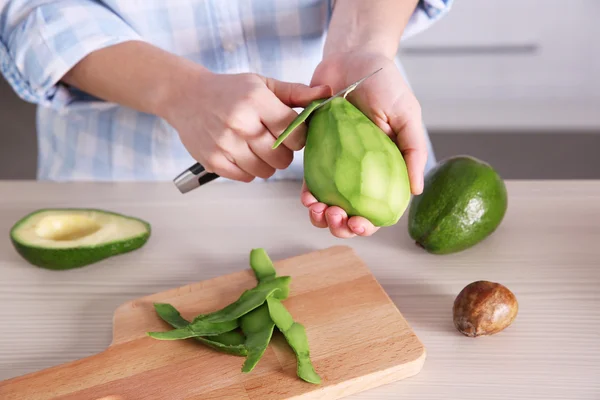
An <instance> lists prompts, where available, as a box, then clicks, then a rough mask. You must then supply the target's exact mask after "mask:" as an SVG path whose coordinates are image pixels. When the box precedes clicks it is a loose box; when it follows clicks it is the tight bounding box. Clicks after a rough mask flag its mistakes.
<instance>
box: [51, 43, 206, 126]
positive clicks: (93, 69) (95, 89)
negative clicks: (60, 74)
mask: <svg viewBox="0 0 600 400" xmlns="http://www.w3.org/2000/svg"><path fill="white" fill-rule="evenodd" d="M115 65H119V68H114V66H115ZM208 73H209V71H208V70H206V69H205V68H204V67H202V66H201V65H199V64H196V63H194V62H192V61H189V60H187V59H186V58H183V57H179V56H177V55H175V54H172V53H169V52H166V51H164V50H162V49H159V48H157V47H155V46H152V45H150V44H148V43H145V42H141V41H132V42H128V43H121V44H118V45H115V46H111V47H107V48H104V49H100V50H97V51H95V52H93V53H91V54H89V55H88V56H86V57H85V58H83V59H82V60H81V61H80V62H79V63H77V64H76V65H75V66H74V67H73V68H71V69H70V70H69V71H68V72H67V73H66V74H65V76H64V78H63V79H62V81H63V82H65V83H67V84H69V85H71V86H74V87H76V88H78V89H80V90H82V91H85V92H87V93H91V94H93V95H94V96H96V97H98V98H101V99H103V100H107V101H111V102H114V103H118V104H122V105H124V106H127V107H130V108H133V109H135V110H138V111H141V112H145V113H149V114H154V115H158V116H161V117H165V118H166V117H167V115H166V114H167V111H166V110H167V108H168V105H169V104H175V103H176V101H175V99H176V98H177V97H182V96H184V94H183V93H181V92H180V91H179V90H178V89H182V88H184V87H186V84H185V82H188V83H190V82H192V81H193V80H194V79H195V75H196V74H208Z"/></svg>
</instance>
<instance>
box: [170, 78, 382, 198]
mask: <svg viewBox="0 0 600 400" xmlns="http://www.w3.org/2000/svg"><path fill="white" fill-rule="evenodd" d="M381 69H382V68H379V69H378V70H376V71H374V72H371V73H370V74H369V75H367V76H365V77H363V78H361V79H359V80H358V81H356V82H354V83H352V84H351V85H349V86H348V87H346V88H344V89H342V90H340V91H339V92H337V93H336V94H335V95H333V96H331V97H330V98H328V99H327V100H325V101H324V102H322V103H321V104H319V105H318V106H317V107H315V110H316V109H317V108H319V107H322V106H324V105H325V104H327V103H329V102H330V101H331V100H333V99H335V98H336V97H340V96H345V95H346V94H348V93H349V92H351V91H352V90H354V89H356V88H357V87H358V85H360V84H361V83H362V82H364V81H365V80H366V79H367V78H370V77H371V76H373V75H375V74H376V73H377V72H379V71H381ZM217 178H219V175H218V174H215V173H213V172H208V171H206V169H205V168H204V167H203V166H202V165H201V164H200V163H196V164H194V165H192V166H191V167H190V168H188V169H187V170H185V171H183V172H182V173H180V174H179V175H178V176H177V177H176V178H175V179H174V180H173V183H174V184H175V186H176V187H177V188H178V189H179V191H180V192H181V193H183V194H185V193H188V192H190V191H192V190H194V189H196V188H198V187H200V186H202V185H204V184H206V183H209V182H211V181H213V180H215V179H217Z"/></svg>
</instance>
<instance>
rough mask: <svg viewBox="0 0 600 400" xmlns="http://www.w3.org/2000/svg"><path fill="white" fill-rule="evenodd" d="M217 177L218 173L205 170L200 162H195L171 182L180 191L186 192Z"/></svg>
mask: <svg viewBox="0 0 600 400" xmlns="http://www.w3.org/2000/svg"><path fill="white" fill-rule="evenodd" d="M217 178H219V175H217V174H215V173H212V172H208V171H206V169H204V167H203V166H202V164H199V163H196V164H194V165H192V166H191V167H189V168H188V169H186V170H185V171H183V172H182V173H181V174H179V175H178V176H177V177H176V178H175V179H173V182H174V183H175V186H177V189H179V191H180V192H181V193H187V192H190V191H192V190H194V189H196V188H198V187H200V186H202V185H204V184H205V183H208V182H210V181H213V180H215V179H217Z"/></svg>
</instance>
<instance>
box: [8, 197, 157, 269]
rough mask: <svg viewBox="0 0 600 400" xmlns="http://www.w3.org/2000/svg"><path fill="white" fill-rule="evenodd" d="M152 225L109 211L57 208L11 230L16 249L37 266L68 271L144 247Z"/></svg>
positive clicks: (30, 217) (41, 211)
mask: <svg viewBox="0 0 600 400" xmlns="http://www.w3.org/2000/svg"><path fill="white" fill-rule="evenodd" d="M150 233H151V228H150V224H149V223H147V222H146V221H143V220H141V219H138V218H134V217H131V216H126V215H122V214H118V213H114V212H110V211H106V210H99V209H81V208H58V209H43V210H38V211H35V212H33V213H31V214H29V215H27V216H25V217H24V218H22V219H21V220H20V221H18V222H17V223H16V224H15V225H14V226H13V228H12V229H11V231H10V237H11V241H12V244H13V246H14V247H15V249H16V251H17V252H18V253H19V254H20V255H21V257H23V258H24V259H25V260H26V261H28V262H29V263H31V264H32V265H36V266H38V267H42V268H46V269H52V270H65V269H72V268H78V267H83V266H85V265H89V264H93V263H96V262H98V261H101V260H103V259H106V258H108V257H112V256H116V255H119V254H124V253H127V252H130V251H133V250H136V249H138V248H140V247H142V246H143V245H144V244H145V243H146V242H147V241H148V239H149V237H150Z"/></svg>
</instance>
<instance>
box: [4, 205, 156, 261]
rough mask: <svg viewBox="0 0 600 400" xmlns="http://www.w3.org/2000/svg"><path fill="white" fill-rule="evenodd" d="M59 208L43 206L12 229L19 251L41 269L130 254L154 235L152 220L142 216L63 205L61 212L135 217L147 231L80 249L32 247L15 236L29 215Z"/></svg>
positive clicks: (13, 238)
mask: <svg viewBox="0 0 600 400" xmlns="http://www.w3.org/2000/svg"><path fill="white" fill-rule="evenodd" d="M53 210H55V209H40V210H37V211H35V212H33V213H30V214H28V215H26V216H25V217H23V218H21V219H20V220H19V221H17V222H16V223H15V225H14V226H13V227H12V229H11V231H10V239H11V242H12V245H13V246H14V248H15V250H16V251H17V253H18V254H19V255H20V256H21V257H23V258H24V259H25V260H26V261H28V262H29V263H30V264H32V265H35V266H37V267H40V268H45V269H50V270H68V269H74V268H80V267H83V266H86V265H90V264H94V263H97V262H99V261H102V260H104V259H106V258H109V257H113V256H116V255H120V254H124V253H128V252H131V251H134V250H137V249H139V248H140V247H142V246H144V245H145V244H146V242H147V241H148V239H149V238H150V235H151V226H150V224H149V223H148V222H146V221H143V220H141V219H139V218H135V217H130V216H126V215H122V214H118V213H115V212H111V211H106V210H100V209H84V208H74V209H69V208H61V209H58V210H60V211H70V210H73V211H92V212H97V213H104V214H110V215H116V216H118V217H120V218H127V219H133V220H136V221H139V222H141V223H142V224H144V226H145V227H146V230H145V231H144V233H142V234H140V235H138V236H136V237H133V238H130V239H126V240H120V241H114V242H106V243H101V244H98V245H95V246H80V247H76V248H66V249H60V248H58V249H57V248H44V247H39V246H28V245H27V244H26V243H22V242H20V241H18V240H16V239H15V235H14V233H15V232H16V231H17V230H18V229H19V227H20V226H21V225H22V224H23V223H25V222H26V221H27V220H28V219H29V218H31V217H32V216H34V215H35V214H38V213H41V212H47V211H53Z"/></svg>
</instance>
